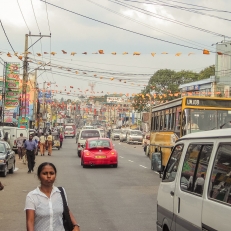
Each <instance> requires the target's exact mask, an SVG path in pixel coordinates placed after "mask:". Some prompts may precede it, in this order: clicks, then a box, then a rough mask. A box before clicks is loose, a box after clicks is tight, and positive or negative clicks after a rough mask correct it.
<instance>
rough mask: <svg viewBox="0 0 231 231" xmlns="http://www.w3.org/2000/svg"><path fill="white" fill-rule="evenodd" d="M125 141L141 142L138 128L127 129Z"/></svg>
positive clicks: (140, 133)
mask: <svg viewBox="0 0 231 231" xmlns="http://www.w3.org/2000/svg"><path fill="white" fill-rule="evenodd" d="M127 143H128V144H131V143H132V144H142V143H143V135H142V132H141V131H140V130H129V131H128V133H127Z"/></svg>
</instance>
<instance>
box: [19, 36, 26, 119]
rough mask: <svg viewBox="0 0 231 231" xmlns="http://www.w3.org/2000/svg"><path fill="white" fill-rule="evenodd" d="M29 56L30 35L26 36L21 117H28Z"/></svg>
mask: <svg viewBox="0 0 231 231" xmlns="http://www.w3.org/2000/svg"><path fill="white" fill-rule="evenodd" d="M27 54H28V34H26V35H25V49H24V61H23V79H22V104H21V103H20V104H21V105H20V106H21V107H20V115H21V116H23V109H24V116H25V117H26V109H27V106H26V105H27V102H26V90H27V82H28V62H27Z"/></svg>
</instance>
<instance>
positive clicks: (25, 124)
mask: <svg viewBox="0 0 231 231" xmlns="http://www.w3.org/2000/svg"><path fill="white" fill-rule="evenodd" d="M18 127H19V128H27V129H28V128H29V118H28V117H22V116H20V117H19V118H18Z"/></svg>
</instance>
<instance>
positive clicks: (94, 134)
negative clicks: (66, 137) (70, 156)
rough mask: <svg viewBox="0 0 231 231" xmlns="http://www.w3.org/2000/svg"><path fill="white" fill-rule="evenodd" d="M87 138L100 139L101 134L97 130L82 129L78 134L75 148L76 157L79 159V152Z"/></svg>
mask: <svg viewBox="0 0 231 231" xmlns="http://www.w3.org/2000/svg"><path fill="white" fill-rule="evenodd" d="M89 138H101V133H100V131H99V130H98V129H82V130H81V131H80V132H79V134H78V137H77V139H78V141H77V143H78V146H77V154H78V157H81V151H82V150H83V147H84V146H85V143H86V140H87V139H89Z"/></svg>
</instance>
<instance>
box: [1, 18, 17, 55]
mask: <svg viewBox="0 0 231 231" xmlns="http://www.w3.org/2000/svg"><path fill="white" fill-rule="evenodd" d="M0 23H1V26H2V29H3V32H4V34H5V36H6V38H7V41H8V43H9V45H10V47H11V49H12V50H13V52H14V53H16V52H15V50H14V48H13V46H12V45H11V43H10V40H9V38H8V36H7V34H6V31H5V29H4V27H3V24H2V21H1V20H0Z"/></svg>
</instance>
